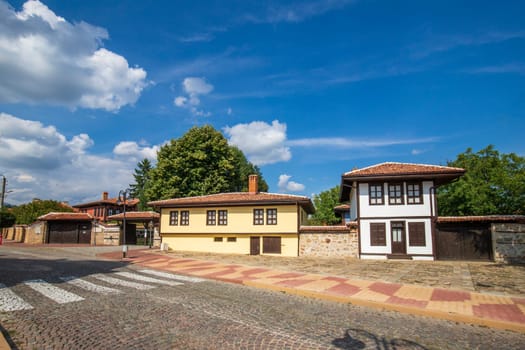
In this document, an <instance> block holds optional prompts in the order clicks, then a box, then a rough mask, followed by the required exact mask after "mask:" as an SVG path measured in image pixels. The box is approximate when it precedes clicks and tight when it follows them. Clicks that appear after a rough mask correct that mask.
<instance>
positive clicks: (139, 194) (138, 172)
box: [129, 158, 152, 210]
mask: <svg viewBox="0 0 525 350" xmlns="http://www.w3.org/2000/svg"><path fill="white" fill-rule="evenodd" d="M151 169H152V165H151V162H150V160H149V159H147V158H144V159H143V160H141V161H140V162H139V163H138V164H137V167H136V168H135V172H134V173H133V177H134V178H135V183H133V184H130V185H129V187H130V189H131V196H132V197H133V198H138V199H139V200H140V202H139V206H138V207H139V210H146V209H147V208H148V205H147V202H148V201H147V199H146V187H147V185H148V184H149V173H150V171H151Z"/></svg>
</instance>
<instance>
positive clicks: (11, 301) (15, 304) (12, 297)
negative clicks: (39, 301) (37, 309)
mask: <svg viewBox="0 0 525 350" xmlns="http://www.w3.org/2000/svg"><path fill="white" fill-rule="evenodd" d="M32 308H33V307H32V306H31V305H30V304H28V303H26V302H25V301H24V299H22V298H20V297H19V296H18V295H16V294H15V292H13V291H12V290H11V289H9V288H7V287H6V286H5V284H3V283H0V311H18V310H31V309H32Z"/></svg>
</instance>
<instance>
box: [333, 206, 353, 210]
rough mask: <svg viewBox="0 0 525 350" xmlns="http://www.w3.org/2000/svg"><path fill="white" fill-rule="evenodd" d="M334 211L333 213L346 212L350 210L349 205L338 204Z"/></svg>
mask: <svg viewBox="0 0 525 350" xmlns="http://www.w3.org/2000/svg"><path fill="white" fill-rule="evenodd" d="M334 210H335V211H348V210H350V205H349V204H340V205H338V206H335V207H334Z"/></svg>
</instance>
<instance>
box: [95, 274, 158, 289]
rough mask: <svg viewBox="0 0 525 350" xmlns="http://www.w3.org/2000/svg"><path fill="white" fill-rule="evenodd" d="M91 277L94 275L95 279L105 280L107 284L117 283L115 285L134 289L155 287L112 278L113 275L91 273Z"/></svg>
mask: <svg viewBox="0 0 525 350" xmlns="http://www.w3.org/2000/svg"><path fill="white" fill-rule="evenodd" d="M93 277H95V278H96V279H99V280H101V281H104V282H107V283H109V284H114V285H117V286H123V287H129V288H135V289H139V290H146V289H153V288H155V287H154V286H150V285H148V284H142V283H136V282H131V281H124V280H121V279H119V278H113V277H109V276H105V275H100V274H97V275H93Z"/></svg>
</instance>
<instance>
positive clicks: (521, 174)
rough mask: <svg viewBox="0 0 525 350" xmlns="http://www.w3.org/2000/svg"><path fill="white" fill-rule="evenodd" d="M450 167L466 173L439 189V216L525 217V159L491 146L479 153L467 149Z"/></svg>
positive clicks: (449, 163)
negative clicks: (501, 151)
mask: <svg viewBox="0 0 525 350" xmlns="http://www.w3.org/2000/svg"><path fill="white" fill-rule="evenodd" d="M448 165H449V166H453V167H460V168H463V169H465V170H466V173H465V175H464V176H462V177H461V178H460V179H459V180H458V181H456V182H453V183H451V184H448V185H446V186H442V187H441V188H439V190H438V204H439V214H440V215H492V214H519V215H523V214H525V158H523V157H520V156H517V155H516V154H514V153H509V154H501V153H499V152H498V151H497V150H496V149H495V148H494V146H492V145H489V146H487V147H486V148H484V149H482V150H480V151H478V152H476V153H474V152H473V151H472V149H471V148H468V149H467V150H466V151H465V152H464V153H461V154H459V155H458V156H457V158H456V160H454V161H451V162H448Z"/></svg>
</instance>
